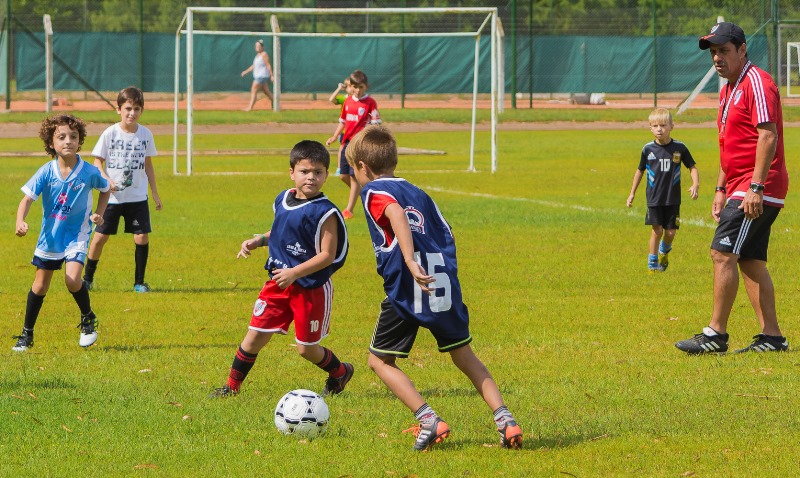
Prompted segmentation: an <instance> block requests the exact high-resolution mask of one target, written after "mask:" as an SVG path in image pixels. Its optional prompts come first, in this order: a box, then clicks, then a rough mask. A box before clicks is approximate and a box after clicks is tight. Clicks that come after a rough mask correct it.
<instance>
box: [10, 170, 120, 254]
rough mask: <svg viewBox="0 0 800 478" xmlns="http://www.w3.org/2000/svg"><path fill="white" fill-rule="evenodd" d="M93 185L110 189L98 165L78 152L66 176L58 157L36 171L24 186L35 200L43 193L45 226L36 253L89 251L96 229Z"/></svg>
mask: <svg viewBox="0 0 800 478" xmlns="http://www.w3.org/2000/svg"><path fill="white" fill-rule="evenodd" d="M92 189H97V190H99V191H100V192H106V191H108V181H106V180H105V178H103V176H102V175H101V174H100V170H99V169H97V168H96V167H95V166H93V165H91V164H89V163H87V162H86V161H83V160H82V159H81V157H80V156H78V162H77V164H76V165H75V169H73V170H72V172H71V173H70V174H69V176H68V177H66V178H62V177H61V171H60V170H59V167H58V160H55V159H54V160H52V161H50V162H48V163H46V164H45V165H44V166H42V167H41V168H39V170H38V171H36V174H34V175H33V177H32V178H31V179H29V180H28V182H27V183H25V186H23V187H22V192H23V193H24V194H25V195H26V196H28V197H29V198H31V199H33V200H34V201H35V200H36V199H38V198H39V196H41V197H42V210H43V214H42V230H41V232H40V233H39V242H38V243H37V244H36V251H35V252H34V255H35V256H36V257H39V258H41V259H44V260H51V261H57V260H61V259H64V258H65V257H71V256H74V255H75V254H78V253H83V254H85V253H86V251H87V250H88V247H89V236H90V235H91V233H92V223H91V221H89V216H91V214H92Z"/></svg>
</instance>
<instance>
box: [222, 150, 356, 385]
mask: <svg viewBox="0 0 800 478" xmlns="http://www.w3.org/2000/svg"><path fill="white" fill-rule="evenodd" d="M330 162H331V156H330V153H328V150H327V148H325V146H323V145H322V144H321V143H318V142H316V141H310V140H305V141H301V142H299V143H297V144H296V145H295V146H294V148H292V152H291V153H290V157H289V175H290V177H291V178H292V181H294V186H295V187H294V188H292V189H287V190H286V191H283V192H282V193H280V194H279V195H278V197H277V198H275V202H274V203H273V210H274V212H275V219H274V220H273V222H272V227H271V228H270V230H269V231H267V232H266V233H265V234H258V235H257V236H256V237H254V238H252V239H248V240H246V241H244V242H242V245H241V248H240V250H239V254H238V255H237V257H244V258H246V257H248V256H250V253H251V251H253V250H255V249H257V248H259V247H268V248H269V259H267V262H266V264H264V269H266V270H267V271H269V280H267V282H266V283H265V284H264V287H263V288H262V289H261V293H260V294H259V296H258V299H257V300H256V303H255V306H254V307H253V314H252V316H251V317H250V327H249V328H248V330H247V334H246V335H245V337H244V339H243V340H242V342H241V344H240V345H239V348H238V350H237V351H236V354H235V355H234V358H233V364H231V368H230V372H229V373H228V380H227V383H226V384H225V385H224V386H222V387H219V388H217V389H215V390H214V392H213V393H212V394H211V397H214V398H222V397H230V396H234V395H236V394H238V393H239V388H240V387H241V385H242V382H244V380H245V378H246V377H247V375H248V374H249V373H250V370H251V369H252V368H253V365H254V364H255V361H256V358H257V357H258V354H259V352H260V351H261V349H263V348H264V346H266V345H267V343H269V341H270V339H272V336H273V335H275V334H281V335H285V334H287V333H288V330H289V326H290V325H291V324H292V322H294V332H295V342H296V343H297V352H298V353H299V354H300V356H301V357H303V358H304V359H306V360H307V361H309V362H311V363H313V364H314V365H316V366H317V367H319V368H320V369H322V370H323V371H325V372H327V373H328V378H327V380H326V381H325V386H324V388H323V390H322V392H321V393H322V395H323V396H326V395H328V394H333V395H336V394H339V393H342V391H344V387H345V385H347V382H349V381H350V379H351V378H352V377H353V365H352V364H350V363H347V362H342V361H340V360H339V358H338V357H337V356H336V354H334V353H333V352H332V351H331V350H330V349H327V348H325V347H323V346H322V345H320V341H321V340H322V339H324V338H325V337H326V336H327V335H328V332H329V330H330V324H331V320H330V319H331V317H330V313H331V303H332V302H333V283H332V282H331V276H332V275H333V273H334V272H336V271H337V270H339V268H341V267H342V266H343V265H344V261H345V259H346V258H347V249H348V242H347V228H346V227H345V225H344V219H343V218H342V214H341V213H340V212H339V209H337V208H336V206H335V205H334V204H333V203H332V202H331V201H330V200H329V199H328V198H327V197H326V196H325V194H323V193H322V191H321V188H322V185H323V184H325V181H326V180H327V178H328V167H329V166H330Z"/></svg>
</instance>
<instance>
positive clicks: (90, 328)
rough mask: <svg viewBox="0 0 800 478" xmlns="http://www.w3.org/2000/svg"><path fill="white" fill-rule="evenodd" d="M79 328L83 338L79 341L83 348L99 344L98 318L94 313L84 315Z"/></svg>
mask: <svg viewBox="0 0 800 478" xmlns="http://www.w3.org/2000/svg"><path fill="white" fill-rule="evenodd" d="M78 327H79V328H80V329H81V338H80V340H79V341H78V344H79V345H80V346H81V347H88V346H90V345H92V344H93V343H95V342H97V317H96V316H95V315H94V312H89V313H88V314H86V315H82V316H81V323H80V324H78Z"/></svg>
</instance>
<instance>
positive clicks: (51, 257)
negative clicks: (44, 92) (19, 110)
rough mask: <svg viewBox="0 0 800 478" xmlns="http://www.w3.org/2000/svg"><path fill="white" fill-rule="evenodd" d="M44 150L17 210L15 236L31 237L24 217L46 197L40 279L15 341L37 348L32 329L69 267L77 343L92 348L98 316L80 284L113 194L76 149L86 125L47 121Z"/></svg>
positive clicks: (59, 118) (37, 258)
mask: <svg viewBox="0 0 800 478" xmlns="http://www.w3.org/2000/svg"><path fill="white" fill-rule="evenodd" d="M39 138H41V139H42V141H43V142H44V149H45V151H47V153H48V154H49V155H50V156H51V157H52V158H53V159H52V160H51V161H48V162H47V163H46V164H45V165H44V166H42V167H41V168H39V170H38V171H36V174H34V175H33V177H32V178H31V179H29V180H28V182H27V183H25V186H23V187H22V192H23V193H24V194H25V196H24V197H23V198H22V201H20V203H19V207H18V208H17V225H16V234H17V236H19V237H23V236H25V235H26V234H27V233H28V223H27V222H25V218H26V217H27V216H28V212H30V209H31V204H33V201H35V200H36V199H38V198H39V197H40V196H41V198H42V209H43V210H44V214H43V215H42V230H41V231H40V233H39V242H38V243H37V244H36V251H34V253H33V261H31V264H33V265H34V266H36V277H35V278H34V280H33V285H32V286H31V289H30V291H28V301H27V305H26V307H25V323H24V324H23V326H22V334H20V335H19V336H17V337H15V338H16V339H17V343H16V345H14V347H12V350H14V351H15V352H24V351H26V350H28V349H29V348H31V347H33V327H34V325H35V324H36V320H37V319H38V317H39V311H40V310H41V308H42V304H43V303H44V297H45V295H47V291H48V290H49V289H50V281H51V280H52V279H53V273H54V272H55V271H57V270H60V269H61V267H62V266H63V265H64V264H65V263H66V272H65V274H64V280H65V282H66V284H67V290H69V292H70V293H71V294H72V297H73V298H74V299H75V302H76V303H77V304H78V308H79V309H80V311H81V323H80V324H78V327H79V328H80V329H81V335H80V339H79V342H78V343H79V344H80V346H81V347H88V346H90V345H92V344H93V343H94V342H95V341H96V340H97V329H96V326H97V318H96V317H95V314H94V312H92V305H91V302H90V301H89V290H88V289H87V288H86V285H85V284H83V282H82V281H81V272H83V263H84V261H85V260H86V251H87V250H88V247H89V236H90V235H91V233H92V223H94V224H97V225H98V226H99V225H101V224H103V213H104V212H105V209H106V204H107V203H108V197H109V196H110V194H111V193H110V192H109V185H108V181H106V180H105V179H104V178H103V176H102V175H101V174H100V170H99V169H97V168H96V167H94V166H92V165H91V164H89V163H87V162H86V161H84V160H83V159H81V157H80V155H79V154H78V151H80V150H81V145H83V141H84V140H85V139H86V126H85V125H84V123H83V121H81V120H80V119H78V118H76V117H74V116H72V115H66V114H61V115H55V116H52V117H50V118H45V120H44V121H42V127H41V129H40V130H39ZM92 189H97V190H98V191H100V195H99V197H98V199H97V209H95V211H94V213H92Z"/></svg>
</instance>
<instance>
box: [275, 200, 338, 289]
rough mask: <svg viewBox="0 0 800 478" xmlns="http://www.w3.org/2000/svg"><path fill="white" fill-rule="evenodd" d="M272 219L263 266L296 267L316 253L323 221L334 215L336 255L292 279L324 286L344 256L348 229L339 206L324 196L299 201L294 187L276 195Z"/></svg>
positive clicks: (303, 284)
mask: <svg viewBox="0 0 800 478" xmlns="http://www.w3.org/2000/svg"><path fill="white" fill-rule="evenodd" d="M272 208H273V210H274V211H275V219H274V220H273V222H272V229H271V230H270V235H269V259H267V263H266V264H264V269H266V270H268V271H271V270H272V269H280V268H288V267H295V266H297V265H299V264H302V263H303V262H306V261H307V260H309V259H311V258H312V257H314V256H315V255H317V253H318V252H319V248H320V238H321V231H322V224H323V223H324V222H325V220H326V219H328V218H329V217H330V216H331V215H333V216H335V217H336V225H337V229H338V234H337V239H338V242H337V244H336V257H335V258H334V260H333V263H332V264H331V265H329V266H328V267H326V268H324V269H322V270H319V271H317V272H315V273H313V274H309V275H307V276H305V277H301V278H299V279H297V281H295V283H297V284H298V285H300V286H302V287H305V288H307V289H314V288H316V287H321V286H323V285H324V284H325V283H326V282H328V280H329V279H330V278H331V276H332V275H333V273H334V272H336V271H337V270H339V269H340V268H341V267H342V266H343V265H344V261H345V259H346V258H347V249H348V242H347V228H346V227H345V225H344V219H343V218H342V214H341V213H340V212H339V209H338V208H337V207H336V206H335V205H334V204H333V203H332V202H331V201H330V200H329V199H328V198H327V197H326V196H325V195H324V194H320V195H319V196H317V197H315V198H313V199H308V200H301V199H297V198H296V197H295V190H294V189H288V190H286V191H284V192H282V193H280V194H279V195H278V197H277V198H275V203H274V204H273V207H272Z"/></svg>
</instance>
